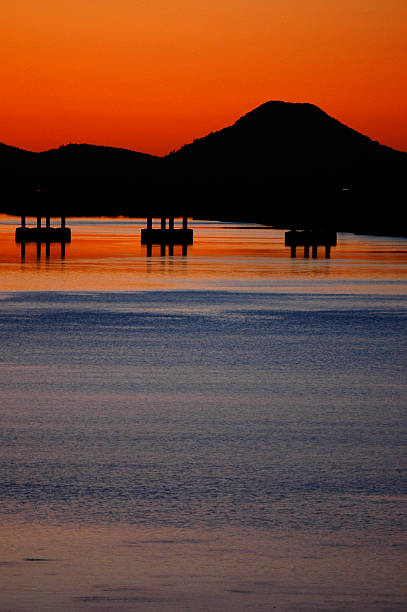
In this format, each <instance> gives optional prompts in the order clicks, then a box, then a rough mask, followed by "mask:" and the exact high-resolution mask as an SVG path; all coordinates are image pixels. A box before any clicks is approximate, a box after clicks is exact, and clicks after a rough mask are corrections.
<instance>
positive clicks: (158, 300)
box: [0, 218, 407, 612]
mask: <svg viewBox="0 0 407 612" xmlns="http://www.w3.org/2000/svg"><path fill="white" fill-rule="evenodd" d="M2 223H3V225H2V226H1V233H0V240H1V242H0V258H1V262H2V263H1V267H2V283H4V284H3V285H2V289H3V292H2V293H0V365H1V370H0V376H1V414H0V436H1V445H0V469H1V482H0V495H1V511H0V518H1V526H0V544H1V556H0V576H2V582H3V589H2V594H0V608H1V609H2V610H3V609H4V610H7V611H10V612H11V611H13V612H23V611H24V612H26V611H27V610H33V611H34V610H35V611H36V612H37V611H39V612H51V611H55V610H58V611H59V610H61V611H63V612H68V611H71V610H79V611H82V610H91V611H92V612H93V611H96V610H102V611H106V612H107V611H118V612H119V611H120V612H121V611H125V612H127V611H131V610H141V611H143V612H144V610H146V611H147V610H156V611H157V612H158V611H161V610H164V611H170V610H171V611H172V610H190V611H194V612H195V611H197V610H200V611H201V610H202V611H203V610H205V611H206V610H230V609H235V610H241V611H244V610H258V611H260V610H261V611H266V610H267V611H268V610H272V609H273V608H274V607H275V609H278V610H286V611H289V610H405V609H406V608H407V593H406V588H405V584H406V551H407V540H406V536H405V533H406V531H405V528H406V520H405V511H406V508H407V485H406V478H405V476H406V467H407V462H406V455H407V451H406V438H407V420H406V391H407V378H406V365H405V364H406V358H407V341H406V331H407V296H406V267H405V263H406V258H407V240H402V239H399V240H397V239H395V240H391V239H385V238H372V237H355V236H350V235H342V236H340V240H339V244H338V247H337V248H336V249H333V250H332V253H331V259H329V260H326V259H325V258H324V253H323V250H322V251H321V253H318V258H317V259H315V260H312V259H309V260H307V259H304V258H303V256H302V253H297V258H296V259H292V258H290V253H289V252H287V250H286V249H285V248H284V246H283V232H281V231H273V230H269V229H265V228H239V227H237V226H233V225H231V224H228V225H226V226H224V225H222V224H214V223H212V224H210V223H205V224H198V223H197V224H196V225H197V227H196V232H195V243H194V246H193V247H191V248H190V250H189V251H188V254H187V255H186V256H185V255H184V256H183V255H182V254H181V253H177V252H176V253H175V254H174V255H173V256H168V252H167V253H166V255H165V256H160V253H159V252H153V254H152V257H147V256H146V253H145V251H144V247H141V245H140V244H139V237H138V234H137V231H135V222H134V221H126V220H117V221H111V220H110V221H109V220H99V221H97V222H90V221H89V220H85V221H78V222H77V225H76V224H75V225H72V227H73V239H72V243H71V245H70V246H69V247H68V246H67V249H66V252H65V257H61V253H60V252H58V249H59V246H57V245H52V247H51V250H50V253H49V254H48V256H47V255H46V253H45V251H44V250H43V251H42V252H41V253H40V255H41V256H40V257H37V251H36V245H27V249H26V252H25V256H24V257H23V259H21V253H20V250H19V246H18V245H16V244H15V243H14V239H13V235H12V226H11V225H9V224H8V223H9V221H7V220H6V219H5V218H2ZM43 249H44V245H43ZM98 253H99V256H98ZM119 289H120V291H119Z"/></svg>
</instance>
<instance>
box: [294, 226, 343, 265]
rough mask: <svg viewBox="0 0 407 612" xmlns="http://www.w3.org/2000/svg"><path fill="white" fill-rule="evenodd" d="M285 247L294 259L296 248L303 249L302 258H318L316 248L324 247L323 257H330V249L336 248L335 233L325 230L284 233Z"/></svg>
mask: <svg viewBox="0 0 407 612" xmlns="http://www.w3.org/2000/svg"><path fill="white" fill-rule="evenodd" d="M285 246H287V247H290V248H291V257H296V254H297V247H304V257H309V251H310V249H311V253H312V257H313V258H314V259H315V258H316V257H317V256H318V247H319V246H323V247H325V257H326V258H329V257H330V256H331V247H333V246H336V232H333V231H325V230H301V231H297V230H290V231H289V232H286V233H285Z"/></svg>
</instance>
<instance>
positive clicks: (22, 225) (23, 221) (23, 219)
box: [21, 215, 25, 229]
mask: <svg viewBox="0 0 407 612" xmlns="http://www.w3.org/2000/svg"><path fill="white" fill-rule="evenodd" d="M21 227H22V228H23V229H25V215H21Z"/></svg>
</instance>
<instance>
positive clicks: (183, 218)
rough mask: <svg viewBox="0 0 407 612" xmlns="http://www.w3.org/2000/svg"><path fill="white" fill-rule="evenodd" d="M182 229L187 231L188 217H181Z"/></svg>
mask: <svg viewBox="0 0 407 612" xmlns="http://www.w3.org/2000/svg"><path fill="white" fill-rule="evenodd" d="M182 229H184V230H186V229H188V217H182Z"/></svg>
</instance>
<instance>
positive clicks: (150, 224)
mask: <svg viewBox="0 0 407 612" xmlns="http://www.w3.org/2000/svg"><path fill="white" fill-rule="evenodd" d="M147 229H148V230H151V229H153V217H147Z"/></svg>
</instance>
